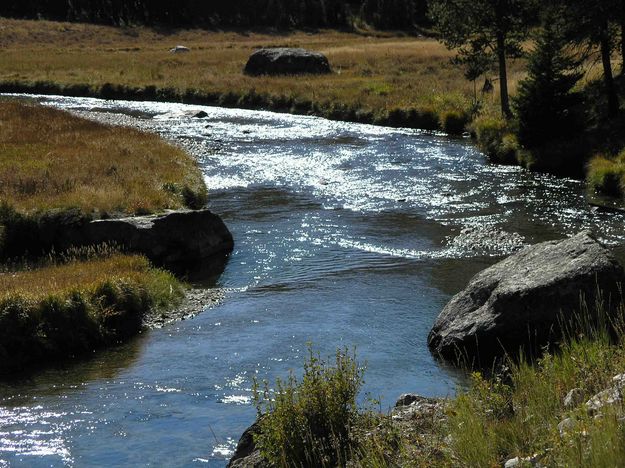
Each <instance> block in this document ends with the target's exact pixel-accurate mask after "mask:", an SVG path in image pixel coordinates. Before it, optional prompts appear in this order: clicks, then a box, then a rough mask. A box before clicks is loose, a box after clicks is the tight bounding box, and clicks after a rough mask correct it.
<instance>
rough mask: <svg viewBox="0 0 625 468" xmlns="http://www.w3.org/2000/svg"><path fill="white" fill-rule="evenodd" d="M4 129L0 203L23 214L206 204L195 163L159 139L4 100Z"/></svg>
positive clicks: (0, 122) (108, 212) (0, 108)
mask: <svg viewBox="0 0 625 468" xmlns="http://www.w3.org/2000/svg"><path fill="white" fill-rule="evenodd" d="M0 128H1V129H2V131H1V132H0V149H1V152H2V159H0V201H2V202H5V203H10V205H11V206H13V207H14V208H15V209H16V210H17V211H19V212H21V213H33V212H37V211H46V210H50V209H64V208H79V209H80V210H81V211H82V212H83V213H85V214H90V215H94V216H95V217H102V216H112V215H120V214H145V213H151V212H158V211H162V210H164V209H167V208H171V209H176V208H182V207H184V206H190V207H199V206H201V205H204V203H205V202H206V187H205V186H204V181H203V180H202V176H201V174H200V172H199V170H198V168H197V163H196V161H195V160H194V159H193V158H191V157H190V156H189V155H188V154H186V153H185V152H184V151H182V150H180V149H178V148H175V147H173V146H172V145H170V144H168V143H166V142H164V141H163V140H161V139H160V137H158V136H157V135H153V134H148V133H142V132H139V131H137V130H133V129H130V128H123V127H110V126H106V125H102V124H99V123H96V122H91V121H88V120H85V119H81V118H78V117H75V116H73V115H71V114H69V113H67V112H63V111H59V110H56V109H51V108H46V107H41V106H33V105H26V104H23V103H18V102H10V101H4V102H3V101H0Z"/></svg>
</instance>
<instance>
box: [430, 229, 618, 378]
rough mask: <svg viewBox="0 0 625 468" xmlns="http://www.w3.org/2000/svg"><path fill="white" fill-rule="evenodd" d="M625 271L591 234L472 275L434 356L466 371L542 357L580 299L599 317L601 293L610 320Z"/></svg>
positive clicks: (448, 313)
mask: <svg viewBox="0 0 625 468" xmlns="http://www.w3.org/2000/svg"><path fill="white" fill-rule="evenodd" d="M621 283H625V273H624V271H623V267H622V266H621V265H620V264H619V263H618V262H617V261H616V259H615V258H614V257H613V256H612V255H611V253H610V252H609V251H608V250H607V249H606V248H605V247H604V246H602V245H601V244H600V243H599V242H597V241H596V240H595V239H594V238H592V237H591V236H590V235H589V234H588V233H580V234H578V235H576V236H574V237H571V238H569V239H565V240H563V241H551V242H544V243H541V244H536V245H533V246H530V247H527V248H525V249H524V250H522V251H520V252H518V253H516V254H514V255H511V256H510V257H508V258H506V259H505V260H503V261H501V262H499V263H497V264H495V265H493V266H491V267H490V268H487V269H486V270H484V271H482V272H480V273H478V274H477V275H476V276H474V277H473V278H472V279H471V281H470V282H469V284H468V285H467V287H466V288H465V289H464V290H463V291H461V292H460V293H458V294H456V295H455V296H454V297H453V298H452V299H451V301H450V302H449V303H448V304H447V305H446V306H445V308H444V309H443V311H442V312H441V314H440V315H439V316H438V318H437V319H436V322H435V323H434V326H433V328H432V330H431V331H430V334H429V336H428V344H429V346H430V348H431V349H432V351H433V352H434V353H436V354H438V355H440V356H441V357H443V358H445V359H448V360H453V361H456V362H458V361H463V363H465V364H472V365H477V366H480V365H482V366H488V365H490V364H491V363H492V360H493V359H494V358H497V357H500V356H503V355H505V354H509V355H511V356H517V355H518V352H519V350H520V349H521V348H523V349H524V351H525V352H526V353H528V354H532V353H536V352H538V351H540V350H541V348H542V347H544V346H545V345H547V344H549V343H554V342H556V341H558V340H559V339H561V337H562V330H563V328H562V325H563V324H567V323H571V322H573V321H574V320H575V318H576V317H577V316H578V315H579V312H580V310H581V309H582V307H581V300H583V301H584V302H585V305H586V306H587V308H588V314H590V316H591V317H590V318H593V317H594V318H596V316H597V308H596V307H595V304H597V301H598V299H600V297H599V296H598V291H601V297H603V300H604V301H603V302H604V307H603V311H605V312H606V313H607V314H610V313H611V312H612V310H613V309H614V305H615V303H618V302H619V301H620V299H621V295H620V291H619V287H620V284H621Z"/></svg>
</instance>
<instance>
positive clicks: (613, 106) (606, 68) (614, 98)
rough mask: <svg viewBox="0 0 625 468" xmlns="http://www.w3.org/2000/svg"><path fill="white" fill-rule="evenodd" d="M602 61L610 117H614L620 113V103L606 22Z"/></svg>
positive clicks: (602, 35) (602, 36)
mask: <svg viewBox="0 0 625 468" xmlns="http://www.w3.org/2000/svg"><path fill="white" fill-rule="evenodd" d="M601 62H602V63H603V81H604V83H605V91H606V94H607V97H608V117H610V118H612V117H615V116H616V115H617V114H618V110H619V103H618V95H617V94H616V85H615V84H614V76H613V75H612V63H611V61H610V37H609V34H608V26H607V24H605V25H604V26H603V27H602V28H601Z"/></svg>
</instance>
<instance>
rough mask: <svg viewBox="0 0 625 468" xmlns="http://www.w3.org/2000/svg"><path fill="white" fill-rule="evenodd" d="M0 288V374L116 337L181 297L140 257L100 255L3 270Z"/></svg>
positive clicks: (125, 336) (114, 340) (174, 282)
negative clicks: (32, 267) (24, 268)
mask: <svg viewBox="0 0 625 468" xmlns="http://www.w3.org/2000/svg"><path fill="white" fill-rule="evenodd" d="M0 291H1V292H0V376H2V375H6V374H11V373H14V372H18V371H21V370H24V369H25V368H28V367H29V366H32V365H38V366H41V365H42V364H45V363H47V362H49V361H53V360H57V359H61V358H67V357H72V356H77V355H84V354H86V353H89V352H92V351H93V350H95V349H98V348H101V347H103V346H107V345H111V344H116V343H119V342H121V341H124V340H126V339H128V338H129V337H131V336H134V335H135V334H137V333H138V332H139V331H140V330H141V328H142V326H143V318H144V316H145V314H147V313H148V312H152V313H154V312H155V311H157V310H159V309H162V308H166V307H171V306H173V305H176V304H177V303H179V302H180V300H181V298H182V297H183V294H184V293H183V288H182V285H181V284H180V283H179V282H178V281H177V280H176V279H175V278H174V277H173V276H172V275H171V274H169V273H167V272H165V271H162V270H158V269H155V268H153V267H152V266H151V265H150V263H149V262H148V260H147V259H145V258H144V257H141V256H136V255H122V254H119V253H106V252H104V253H103V252H99V253H97V254H96V255H92V256H91V258H82V259H81V258H80V257H76V258H70V259H67V258H66V259H65V260H64V261H62V262H59V263H53V264H48V265H45V266H42V267H39V268H35V269H26V270H17V271H13V270H10V269H8V270H6V271H4V272H1V273H0Z"/></svg>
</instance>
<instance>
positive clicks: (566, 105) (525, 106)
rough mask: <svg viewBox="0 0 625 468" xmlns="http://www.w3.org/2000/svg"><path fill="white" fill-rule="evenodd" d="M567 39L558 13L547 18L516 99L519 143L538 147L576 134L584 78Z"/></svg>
mask: <svg viewBox="0 0 625 468" xmlns="http://www.w3.org/2000/svg"><path fill="white" fill-rule="evenodd" d="M566 47H567V43H566V40H565V38H564V34H563V32H562V27H561V25H560V24H559V22H558V20H557V19H556V18H555V15H550V16H549V17H548V19H547V20H546V21H545V25H544V27H543V28H542V30H541V32H540V34H539V36H538V38H537V40H536V46H535V48H534V50H533V51H532V53H531V54H530V57H529V61H528V77H527V78H526V79H525V80H523V81H522V82H521V83H520V85H519V92H518V96H517V98H516V99H515V104H516V110H517V115H518V119H519V134H518V136H519V143H520V144H521V145H522V146H524V147H525V148H536V147H540V146H541V145H543V144H545V143H547V142H549V141H553V140H561V139H564V138H567V137H570V136H573V135H575V133H577V132H578V131H579V129H580V124H581V119H580V118H579V116H578V112H576V109H577V107H578V105H579V102H580V95H579V94H578V93H575V92H574V91H573V88H574V87H575V85H576V83H577V82H578V81H579V80H580V79H581V77H582V74H581V72H580V67H579V65H580V64H579V62H578V61H576V60H575V59H573V58H572V56H571V55H570V54H568V53H567V51H566Z"/></svg>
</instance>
